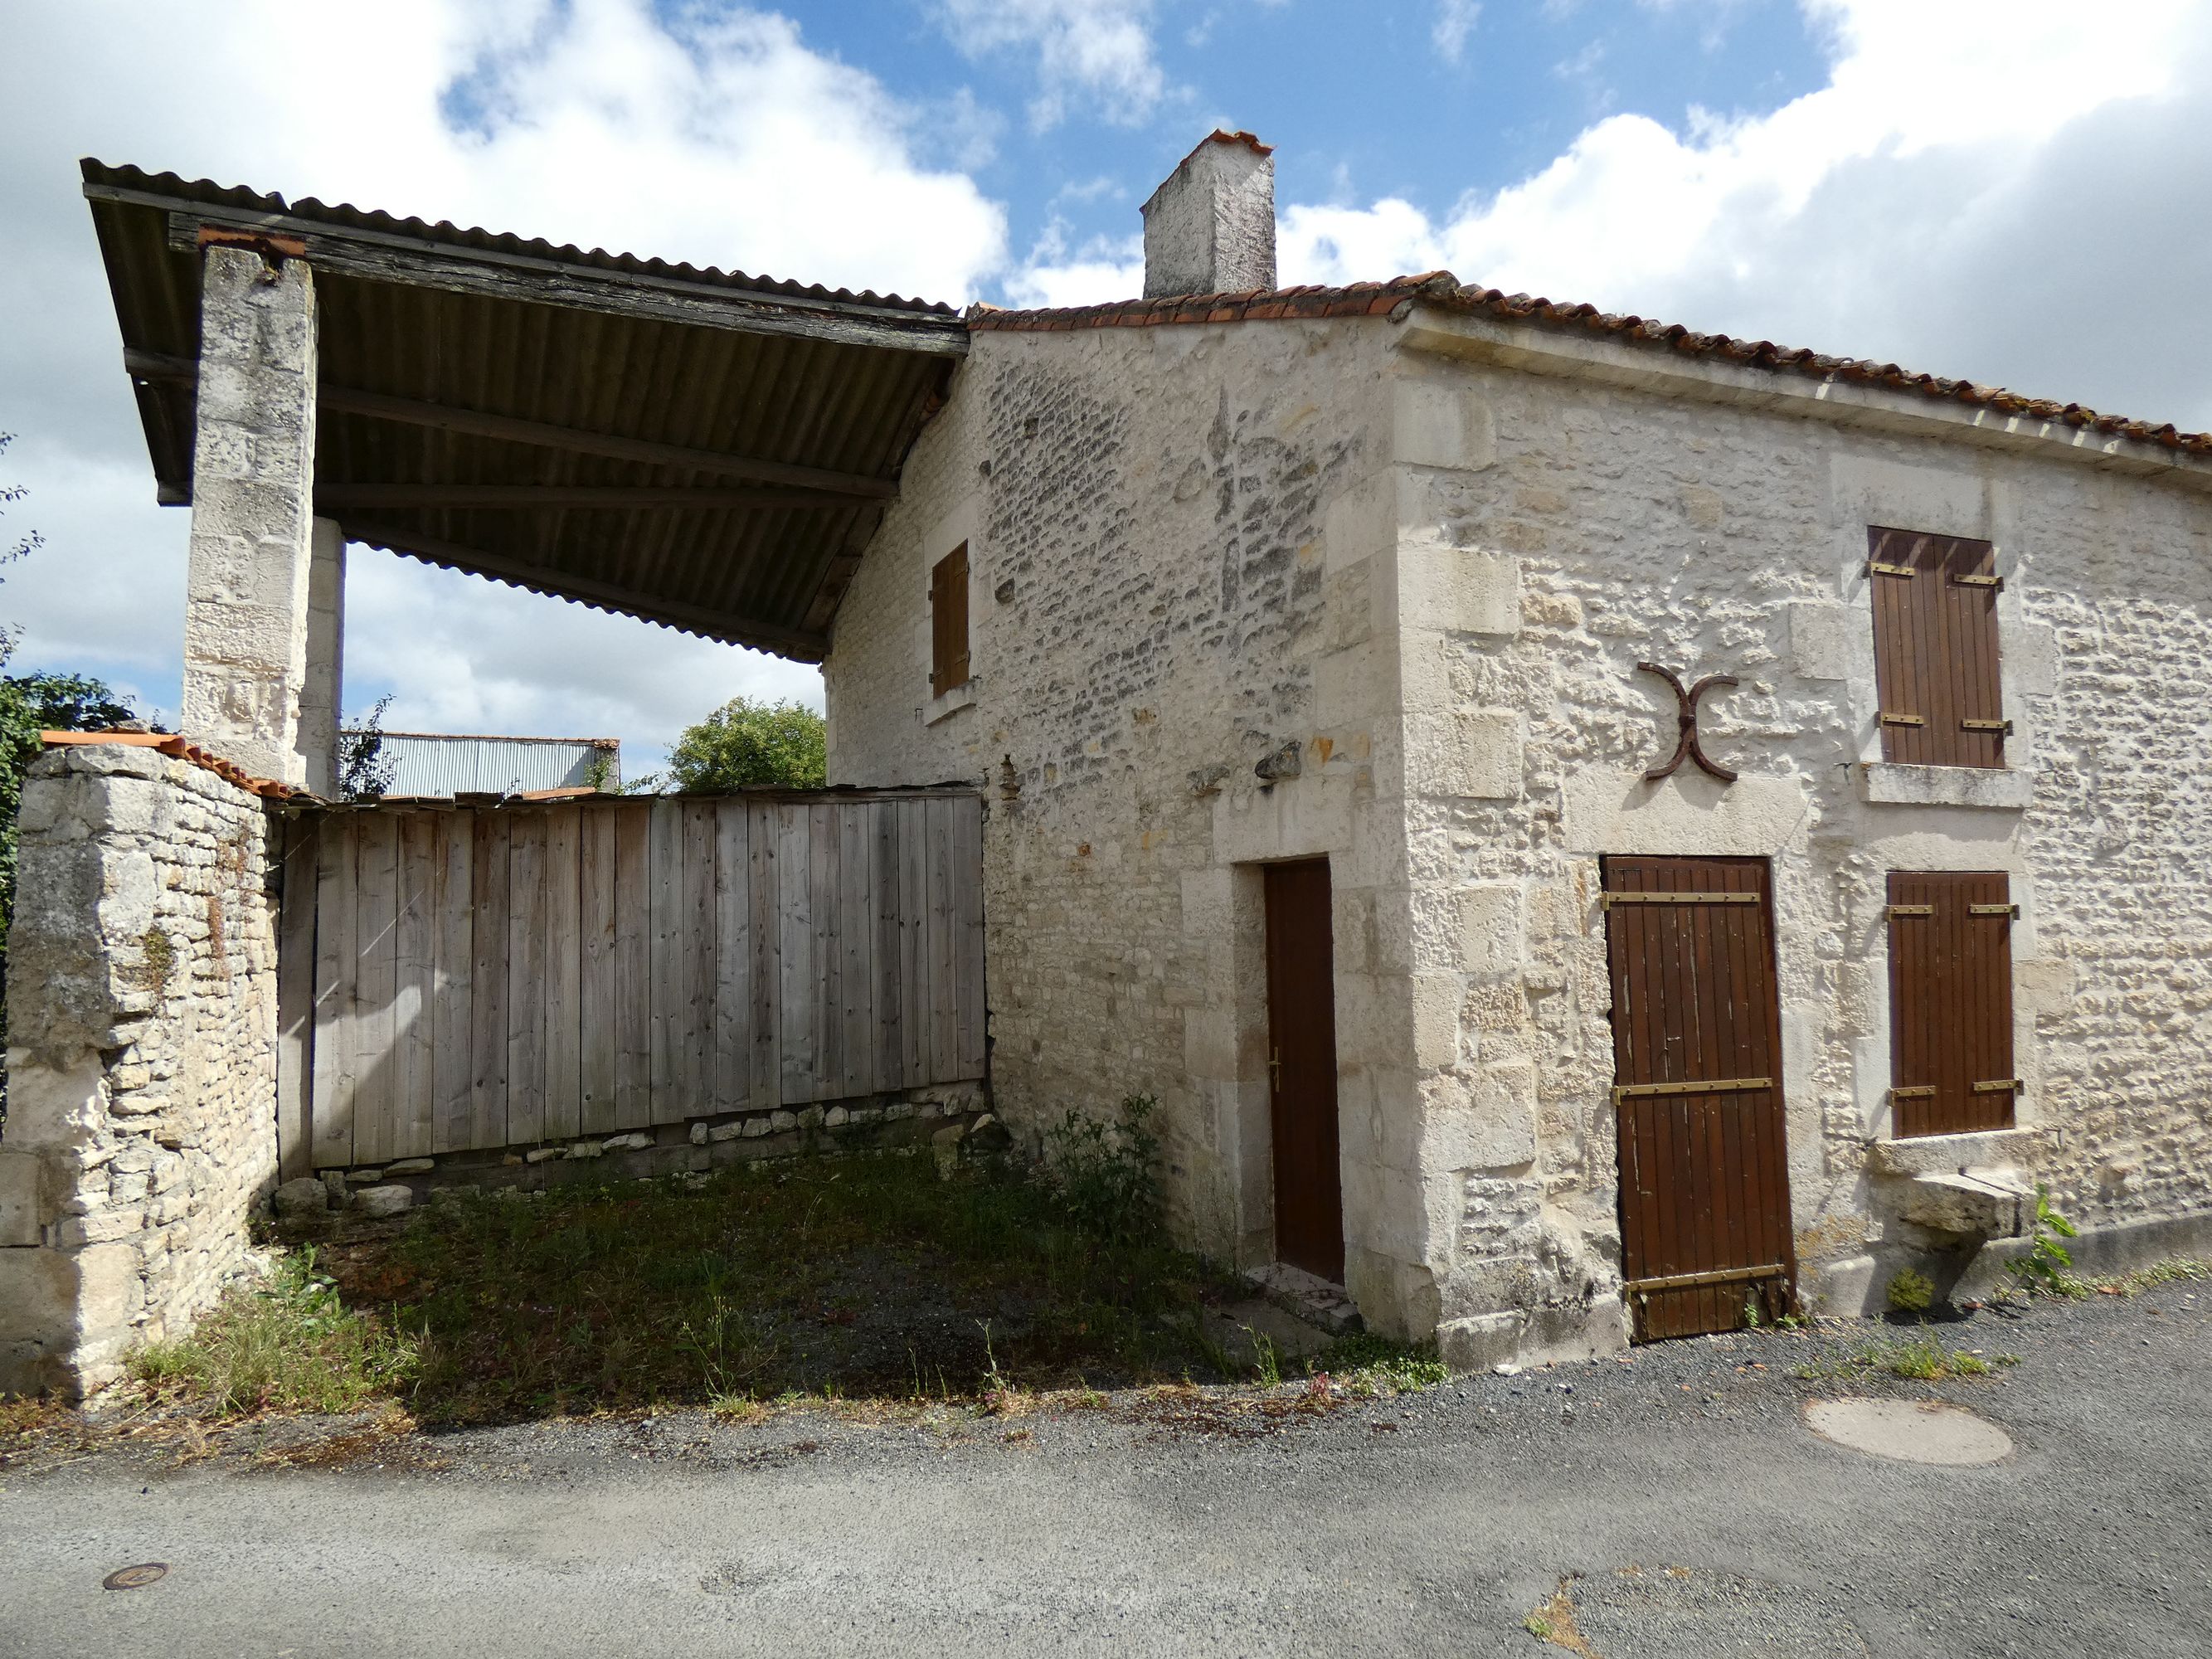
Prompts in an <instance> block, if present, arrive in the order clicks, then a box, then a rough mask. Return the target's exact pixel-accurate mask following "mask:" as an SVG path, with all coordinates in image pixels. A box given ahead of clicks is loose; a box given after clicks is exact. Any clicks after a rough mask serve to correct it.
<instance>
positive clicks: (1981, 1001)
mask: <svg viewBox="0 0 2212 1659" xmlns="http://www.w3.org/2000/svg"><path fill="white" fill-rule="evenodd" d="M1889 1026H1890V1078H1891V1082H1892V1086H1891V1089H1890V1102H1891V1124H1892V1127H1891V1131H1890V1133H1892V1134H1893V1135H1896V1136H1899V1137H1900V1138H1901V1137H1904V1136H1906V1135H1944V1134H1958V1133H1964V1132H1966V1131H1967V1130H1972V1129H2003V1128H2008V1127H2011V1125H2012V1121H2013V1096H2014V1093H2015V1091H2016V1090H2017V1088H2018V1081H2017V1079H2015V1078H2014V1076H2013V1070H2012V1067H2013V1053H2012V898H2011V891H2010V886H2009V884H2008V881H2007V880H2006V878H2005V877H2004V875H2003V874H2002V872H1996V873H1993V874H1983V873H1968V872H1957V871H1934V872H1903V871H1899V872H1893V873H1892V874H1891V876H1890V878H1889Z"/></svg>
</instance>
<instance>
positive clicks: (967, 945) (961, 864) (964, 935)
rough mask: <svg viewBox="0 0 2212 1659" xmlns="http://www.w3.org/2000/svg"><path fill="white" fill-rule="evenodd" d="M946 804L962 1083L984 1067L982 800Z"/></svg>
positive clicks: (970, 798) (965, 798)
mask: <svg viewBox="0 0 2212 1659" xmlns="http://www.w3.org/2000/svg"><path fill="white" fill-rule="evenodd" d="M952 806H953V813H952V872H953V893H954V898H953V917H952V920H953V926H954V927H955V928H956V929H957V933H955V935H954V939H953V955H954V983H955V987H956V993H957V1001H956V1018H955V1022H954V1024H955V1030H956V1031H957V1037H956V1043H957V1050H958V1054H957V1061H956V1064H957V1068H958V1073H959V1076H960V1077H961V1079H963V1081H964V1080H966V1079H970V1078H980V1077H981V1076H982V1075H983V1069H984V1031H985V1023H984V1008H985V1006H986V1005H985V1000H984V991H985V987H984V979H983V803H982V800H981V798H980V797H977V796H974V795H965V796H963V797H961V798H960V799H957V800H956V801H954V802H953V803H952Z"/></svg>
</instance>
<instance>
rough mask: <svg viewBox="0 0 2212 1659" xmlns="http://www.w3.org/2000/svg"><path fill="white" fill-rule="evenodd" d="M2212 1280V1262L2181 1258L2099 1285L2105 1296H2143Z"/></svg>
mask: <svg viewBox="0 0 2212 1659" xmlns="http://www.w3.org/2000/svg"><path fill="white" fill-rule="evenodd" d="M2199 1279H2212V1261H2200V1260H2198V1259H2197V1257H2195V1256H2177V1257H2176V1258H2174V1259H2173V1260H2172V1261H2154V1262H2153V1263H2151V1265H2150V1266H2149V1267H2138V1268H2136V1270H2135V1271H2134V1272H2133V1273H2127V1274H2124V1275H2123V1276H2122V1277H2120V1278H2118V1279H2113V1280H2112V1281H2111V1282H2110V1283H2108V1284H2103V1285H2098V1286H2097V1290H2098V1292H2099V1293H2100V1295H2104V1296H2141V1295H2142V1293H2143V1292H2144V1291H2153V1290H2156V1289H2157V1288H2158V1287H2159V1286H2160V1285H2182V1284H2190V1283H2194V1282H2196V1281H2197V1280H2199Z"/></svg>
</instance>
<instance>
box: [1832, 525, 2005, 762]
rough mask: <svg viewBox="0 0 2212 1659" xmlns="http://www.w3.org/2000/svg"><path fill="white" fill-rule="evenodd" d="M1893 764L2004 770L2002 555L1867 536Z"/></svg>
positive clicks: (1952, 543)
mask: <svg viewBox="0 0 2212 1659" xmlns="http://www.w3.org/2000/svg"><path fill="white" fill-rule="evenodd" d="M1867 573H1868V574H1867V585H1868V586H1869V590H1870V591H1871V592H1872V594H1873V602H1874V659H1875V686H1876V688H1877V690H1878V692H1879V695H1880V697H1881V753H1882V758H1883V759H1884V760H1890V761H1899V762H1903V763H1905V764H1907V765H1913V766H2002V765H2003V764H2004V740H2005V736H2006V734H2007V732H2008V731H2009V730H2010V726H2011V722H2010V721H2008V720H2006V719H2005V717H2004V691H2003V686H2002V682H2001V681H2000V679H1999V678H1998V672H1997V591H1998V589H1999V587H2000V586H2002V584H2001V583H2000V582H1999V580H1998V578H1997V574H1996V549H1995V548H1994V547H1992V546H1991V545H1990V544H1989V543H1987V542H1978V541H1969V540H1966V539H1964V538H1960V537H1956V536H1924V535H1921V534H1918V533H1917V532H1913V531H1909V530H1883V529H1881V528H1874V529H1869V531H1868V532H1867Z"/></svg>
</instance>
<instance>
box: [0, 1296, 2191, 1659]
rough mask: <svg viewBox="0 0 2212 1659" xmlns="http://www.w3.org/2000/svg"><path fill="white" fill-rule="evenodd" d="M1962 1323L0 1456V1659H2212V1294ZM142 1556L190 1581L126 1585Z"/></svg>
mask: <svg viewBox="0 0 2212 1659" xmlns="http://www.w3.org/2000/svg"><path fill="white" fill-rule="evenodd" d="M1894 1334H1895V1333H1892V1332H1888V1331H1887V1330H1885V1329H1884V1328H1881V1327H1878V1326H1856V1327H1847V1328H1823V1330H1822V1331H1821V1332H1820V1333H1818V1334H1813V1335H1806V1334H1795V1333H1788V1332H1771V1333H1758V1334H1746V1335H1741V1336H1736V1337H1731V1338H1722V1339H1710V1340H1699V1341H1693V1342H1674V1343H1668V1344H1663V1345H1661V1346H1656V1347H1653V1348H1648V1349H1644V1350H1640V1351H1638V1352H1637V1353H1636V1355H1635V1356H1634V1358H1632V1361H1630V1362H1628V1363H1622V1362H1619V1361H1604V1362H1601V1363H1599V1364H1592V1365H1578V1366H1573V1367H1563V1368H1559V1369H1557V1370H1542V1371H1536V1372H1532V1373H1527V1374H1522V1375H1520V1376H1478V1377H1470V1378H1465V1379H1462V1380H1459V1381H1456V1382H1454V1383H1448V1384H1446V1385H1444V1386H1443V1387H1441V1388H1438V1389H1432V1390H1430V1391H1428V1392H1426V1393H1424V1394H1421V1395H1414V1396H1410V1397H1407V1398H1404V1399H1400V1400H1395V1401H1387V1402H1374V1403H1364V1404H1351V1405H1346V1406H1344V1407H1341V1408H1340V1409H1337V1410H1334V1411H1333V1412H1330V1413H1326V1414H1320V1415H1307V1414H1304V1413H1299V1412H1296V1411H1291V1412H1289V1413H1286V1414H1285V1415H1284V1416H1281V1417H1279V1418H1269V1417H1266V1416H1263V1415H1261V1414H1260V1413H1257V1412H1255V1411H1254V1410H1253V1409H1252V1408H1251V1406H1250V1403H1249V1396H1246V1397H1245V1398H1243V1399H1242V1400H1228V1401H1223V1400H1218V1399H1212V1398H1208V1399H1206V1400H1201V1401H1196V1402H1181V1403H1178V1402H1176V1401H1159V1400H1157V1399H1154V1400H1152V1401H1143V1400H1136V1399H1132V1398H1130V1397H1126V1396H1124V1397H1117V1399H1116V1401H1115V1403H1114V1405H1113V1406H1112V1407H1111V1408H1109V1410H1106V1411H1103V1412H1100V1411H1074V1410H1071V1411H1064V1412H1052V1413H1042V1414H1039V1415H1035V1416H1030V1417H1025V1418H1022V1419H982V1418H975V1417H973V1416H969V1415H966V1414H964V1413H957V1412H953V1411H943V1412H940V1413H937V1414H935V1415H934V1416H933V1417H932V1418H929V1419H922V1420H908V1421H903V1422H899V1423H894V1424H890V1425H878V1424H864V1423H854V1422H850V1421H846V1420H842V1419H841V1418H839V1417H838V1416H836V1415H835V1414H833V1413H827V1412H822V1411H807V1412H800V1413H785V1414H781V1415H779V1416H777V1417H775V1418H774V1419H771V1420H769V1421H768V1422H766V1423H763V1424H760V1425H755V1426H750V1427H732V1426H728V1425H720V1424H716V1423H714V1422H711V1421H709V1420H708V1419H702V1418H699V1417H696V1416H688V1415H686V1416H664V1417H659V1418H655V1419H647V1420H643V1421H635V1422H627V1423H605V1422H602V1423H595V1424H574V1425H570V1424H562V1425H526V1426H521V1427H515V1428H508V1429H501V1430H495V1431H471V1432H468V1433H465V1434H459V1435H451V1436H444V1437H415V1438H411V1439H408V1440H404V1441H400V1442H398V1443H384V1444H382V1445H380V1447H379V1449H377V1450H375V1451H374V1453H372V1454H371V1455H370V1458H369V1459H368V1461H365V1462H355V1463H353V1464H352V1465H350V1466H349V1467H341V1468H324V1469H312V1468H311V1469H302V1468H270V1467H266V1466H263V1465H257V1464H256V1463H255V1462H254V1461H253V1448H252V1437H246V1439H245V1440H243V1441H241V1443H240V1444H239V1445H238V1446H237V1447H235V1448H234V1449H231V1450H229V1451H228V1452H226V1453H224V1454H223V1455H219V1456H216V1457H212V1458H208V1459H204V1460H202V1461H199V1462H191V1463H187V1464H185V1465H183V1466H182V1467H179V1466H178V1465H177V1462H176V1460H175V1455H174V1451H173V1449H166V1450H160V1451H155V1450H137V1449H123V1450H113V1449H111V1450H106V1451H102V1452H99V1453H96V1454H94V1455H88V1456H82V1457H78V1458H76V1460H75V1461H65V1460H64V1459H63V1458H61V1457H59V1456H51V1457H47V1458H46V1459H43V1460H40V1459H33V1460H32V1461H31V1462H30V1463H29V1464H28V1465H27V1466H25V1467H21V1468H14V1469H9V1470H8V1471H6V1472H4V1473H0V1608H3V1609H4V1611H0V1651H4V1652H6V1653H9V1654H23V1655H39V1656H66V1655H77V1654H83V1655H99V1656H113V1655H118V1654H138V1653H147V1654H153V1653H161V1654H179V1655H200V1654H210V1655H215V1654H220V1655H232V1654H251V1655H279V1654H293V1655H317V1656H320V1655H349V1654H401V1653H404V1654H409V1655H424V1654H438V1655H443V1654H530V1655H554V1654H590V1655H593V1656H600V1659H604V1656H609V1655H616V1656H620V1655H629V1654H653V1655H688V1654H715V1655H736V1654H756V1653H757V1654H776V1655H813V1654H870V1655H874V1654H888V1653H899V1654H939V1653H943V1654H989V1655H994V1656H1014V1655H1020V1656H1028V1655H1059V1654H1093V1653H1112V1654H1117V1655H1148V1654H1170V1653H1172V1654H1286V1655H1287V1654H1297V1655H1308V1654H1312V1655H1326V1656H1329V1659H1339V1656H1351V1655H1358V1654H1370V1653H1372V1654H1389V1655H1394V1656H1396V1655H1405V1654H1413V1653H1419V1654H1435V1655H1462V1654H1465V1655H1490V1654H1519V1655H1522V1656H1527V1659H1541V1656H1543V1655H1545V1654H1557V1653H1559V1652H1562V1651H1571V1652H1578V1653H1583V1654H1596V1655H1601V1656H1603V1659H1657V1656H1668V1659H1673V1656H1681V1659H1719V1656H1729V1655H1737V1654H1758V1655H1762V1656H1766V1655H1819V1656H1829V1655H1853V1656H1857V1655H1867V1654H1876V1655H1882V1656H1893V1655H1917V1654H1931V1655H1942V1656H1944V1659H1970V1656H1982V1655H2014V1654H2017V1655H2023V1656H2027V1655H2033V1656H2037V1659H2051V1656H2062V1655H2076V1654H2097V1655H2107V1654H2110V1655H2127V1656H2142V1655H2191V1656H2203V1655H2204V1654H2206V1653H2207V1652H2208V1651H2212V1634H2208V1632H2212V1589H2208V1583H2207V1565H2206V1564H2207V1561H2208V1558H2212V1414H2208V1409H2207V1407H2208V1390H2207V1386H2206V1376H2207V1368H2208V1362H2212V1283H2200V1284H2179V1285H2168V1286H2164V1287H2161V1288H2160V1289H2158V1290H2156V1291H2151V1292H2149V1293H2148V1294H2146V1295H2143V1296H2142V1297H2138V1298H2136V1299H2134V1300H2130V1301H2122V1300H2118V1299H2115V1298H2109V1297H2099V1298H2095V1299H2093V1300H2091V1301H2089V1302H2087V1303H2085V1304H2078V1305H2061V1304H2039V1305H2038V1306H2037V1307H2035V1308H2034V1309H2033V1310H2030V1311H2028V1312H2027V1313H2025V1314H2021V1315H2015V1316H2006V1315H2002V1314H1998V1313H1994V1312H1984V1313H1981V1314H1978V1315H1976V1316H1973V1317H1972V1318H1971V1319H1970V1320H1968V1321H1966V1322H1962V1323H1959V1324H1954V1325H1949V1326H1946V1327H1943V1328H1942V1335H1943V1336H1944V1338H1945V1339H1946V1340H1948V1342H1949V1343H1951V1344H1952V1345H1953V1346H1959V1347H1967V1348H1980V1349H1982V1350H1984V1352H1985V1354H1987V1355H1989V1356H1991V1357H1994V1356H1996V1355H1997V1354H1999V1353H2003V1352H2009V1353H2014V1354H2017V1355H2019V1356H2020V1357H2021V1358H2020V1363H2019V1364H2015V1365H2009V1366H2002V1367H2000V1368H1999V1370H1998V1371H1997V1372H1996V1374H1995V1375H1994V1376H1990V1377H1989V1378H1986V1379H1955V1380H1952V1381H1948V1382H1944V1383H1902V1382H1898V1381H1895V1380H1893V1379H1890V1380H1885V1381H1881V1382H1874V1381H1857V1382H1842V1381H1836V1380H1820V1381H1810V1380H1805V1379H1802V1378H1800V1377H1799V1376H1796V1371H1797V1370H1798V1369H1799V1368H1800V1367H1802V1366H1804V1365H1806V1364H1808V1363H1810V1362H1812V1361H1814V1360H1815V1359H1816V1358H1821V1357H1823V1356H1826V1357H1827V1358H1833V1357H1835V1356H1836V1355H1838V1354H1840V1353H1843V1352H1846V1351H1848V1350H1849V1349H1850V1348H1851V1347H1853V1346H1860V1345H1863V1344H1864V1343H1865V1342H1867V1341H1868V1340H1874V1339H1877V1338H1881V1337H1887V1336H1893V1335H1894ZM1761 1368H1763V1369H1761ZM1840 1394H1867V1395H1885V1396H1890V1397H1904V1398H1926V1399H1936V1398H1941V1399H1946V1400H1949V1401H1954V1402H1957V1403H1960V1404H1963V1405H1966V1406H1970V1407H1972V1408H1974V1409H1975V1410H1976V1411H1978V1412H1979V1413H1982V1414H1983V1415H1984V1416H1985V1417H1987V1418H1988V1419H1990V1420H1991V1421H1993V1422H1995V1423H1996V1424H1998V1425H2000V1426H2002V1428H2003V1429H2004V1430H2005V1431H2007V1432H2008V1434H2010V1435H2011V1436H2012V1437H2013V1439H2014V1441H2015V1451H2014V1453H2013V1455H2011V1456H2010V1457H2009V1458H2008V1459H2007V1460H2005V1461H2004V1462H1999V1463H1996V1464H1994V1465H1991V1466H1990V1467H1986V1468H1929V1467H1923V1466H1921V1465H1917V1464H1912V1463H1908V1462H1893V1461H1890V1460H1887V1459H1884V1458H1880V1457H1875V1456H1871V1455H1866V1454H1863V1453H1861V1452H1857V1451H1851V1450H1847V1449H1844V1448H1842V1447H1840V1446H1837V1445H1834V1444H1831V1443H1828V1442H1826V1441H1823V1440H1820V1439H1819V1438H1817V1437H1814V1435H1812V1434H1811V1433H1810V1432H1809V1431H1808V1430H1807V1429H1806V1428H1805V1426H1804V1425H1803V1422H1802V1407H1803V1406H1804V1404H1805V1402H1806V1401H1808V1400H1811V1399H1814V1398H1826V1397H1833V1396H1835V1395H1840ZM264 1450H265V1448H264ZM144 1561H160V1562H165V1563H167V1564H168V1566H169V1569H170V1570H169V1572H168V1574H167V1577H164V1578H163V1579H161V1582H160V1583H155V1584H153V1585H151V1586H149V1587H148V1588H144V1589H132V1590H124V1591H110V1590H103V1589H101V1587H100V1585H101V1579H102V1577H104V1576H105V1575H106V1574H107V1573H109V1572H111V1571H113V1570H115V1569H116V1568H118V1567H121V1566H124V1565H128V1564H131V1563H137V1562H144ZM1532 1614H1533V1615H1535V1620H1536V1622H1538V1623H1541V1625H1542V1626H1543V1627H1544V1628H1547V1629H1548V1630H1549V1631H1550V1632H1552V1644H1547V1643H1546V1641H1545V1640H1544V1639H1543V1638H1541V1637H1539V1636H1538V1635H1536V1634H1532V1633H1531V1631H1530V1630H1529V1628H1528V1622H1526V1621H1528V1620H1530V1618H1531V1615H1532Z"/></svg>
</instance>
